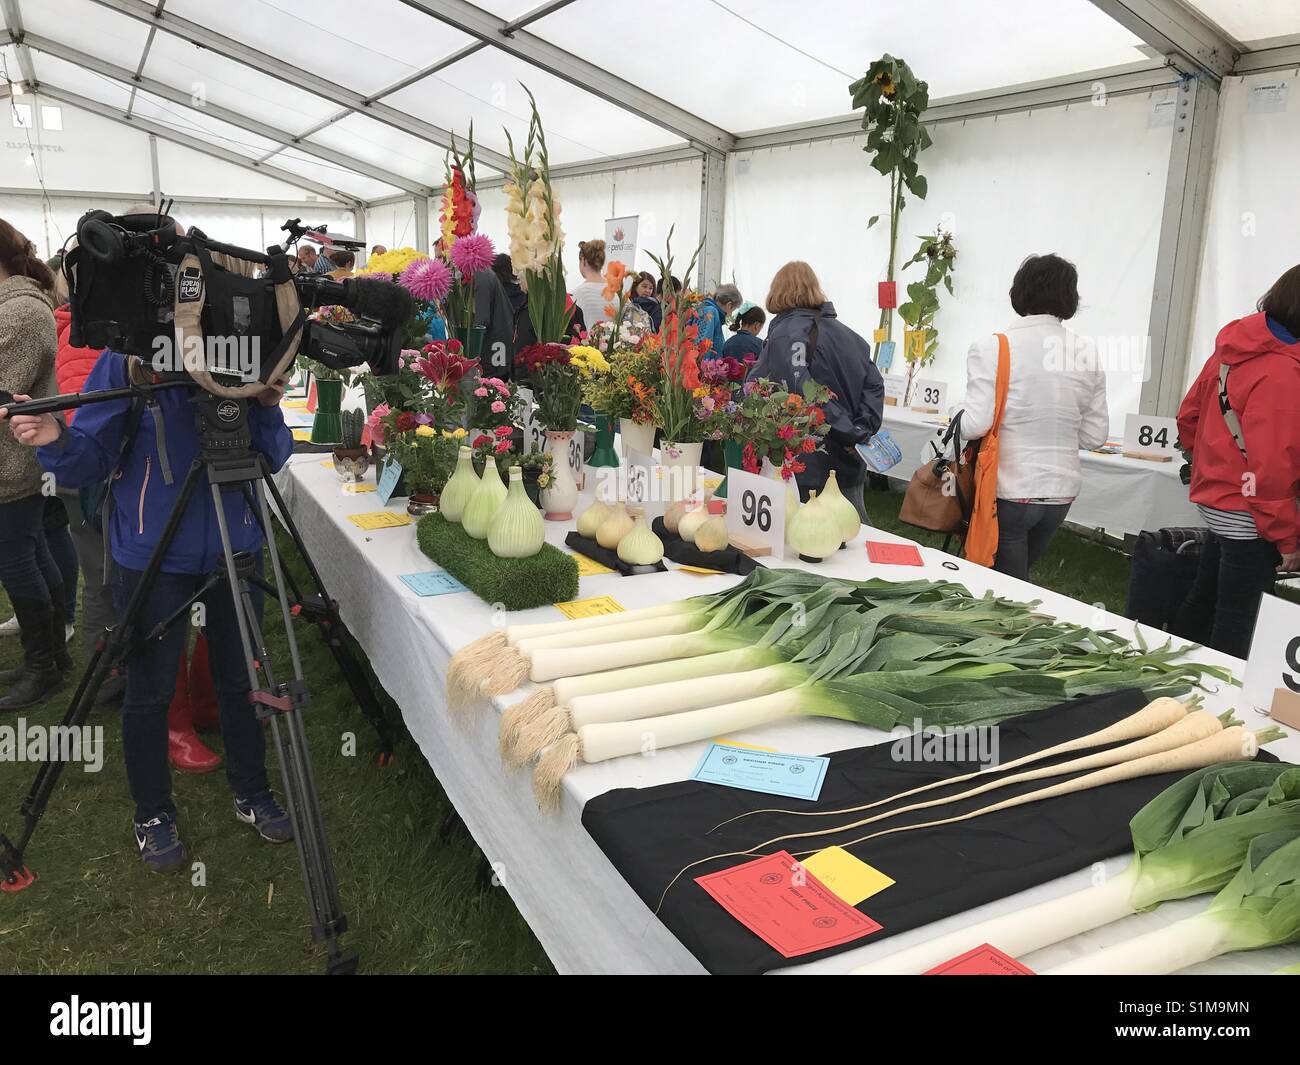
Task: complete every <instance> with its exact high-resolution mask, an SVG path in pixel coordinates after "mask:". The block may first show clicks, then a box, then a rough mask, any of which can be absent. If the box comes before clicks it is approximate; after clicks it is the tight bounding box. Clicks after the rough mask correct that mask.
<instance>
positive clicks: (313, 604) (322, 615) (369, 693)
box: [258, 459, 397, 766]
mask: <svg viewBox="0 0 1300 1065" xmlns="http://www.w3.org/2000/svg"><path fill="white" fill-rule="evenodd" d="M260 464H261V466H262V480H261V482H260V484H261V485H263V486H265V489H266V491H265V492H263V491H259V492H258V516H259V518H260V520H261V523H262V530H263V532H264V534H265V535H266V539H267V542H268V543H270V542H271V540H272V539H273V537H272V534H271V513H270V510H269V508H268V506H267V500H266V493H268V492H269V493H270V496H271V499H272V501H273V502H274V503H275V510H276V513H277V514H278V515H279V518H280V524H281V525H282V526H283V527H284V530H285V532H287V533H288V534H289V538H290V539H291V540H292V541H293V543H294V547H295V548H297V551H298V557H299V558H300V559H302V562H303V564H304V565H305V566H306V567H307V573H308V575H309V576H310V577H311V581H312V584H313V585H314V586H315V588H316V592H317V596H316V597H315V599H314V600H308V599H306V598H304V597H303V596H302V595H300V594H298V592H297V589H296V588H295V589H294V593H295V598H296V599H297V600H298V602H299V604H300V605H301V607H302V610H303V613H305V614H306V615H307V616H308V618H310V620H312V621H314V622H315V623H316V625H317V627H318V628H319V629H320V630H321V634H322V635H323V636H324V637H325V643H326V646H328V647H329V649H330V653H331V654H332V655H333V656H334V661H335V662H336V663H337V664H338V667H339V672H340V673H342V674H343V679H344V680H345V681H346V682H347V685H348V687H349V688H350V689H351V690H352V697H353V698H354V699H356V701H357V705H358V706H360V707H361V712H362V713H363V714H364V715H365V717H366V720H367V721H369V722H370V725H371V727H372V728H373V729H374V730H375V733H376V734H377V735H378V736H379V743H380V753H379V764H380V765H381V766H386V765H389V764H391V762H392V758H393V748H394V746H395V744H396V739H397V735H396V730H395V729H394V727H393V724H392V722H391V721H390V720H389V716H388V714H387V713H386V712H385V710H384V708H383V707H382V706H381V705H380V704H379V700H378V699H377V698H375V693H374V689H373V688H372V687H371V684H370V678H369V677H368V676H366V672H365V670H364V669H363V668H362V667H361V664H360V663H359V662H358V661H357V659H356V656H355V655H354V654H353V652H352V647H351V644H350V642H349V641H350V635H349V633H348V629H347V626H346V625H344V624H343V619H342V618H341V617H339V612H338V604H336V603H335V602H334V600H333V599H331V598H330V595H329V592H328V591H326V589H325V582H324V581H323V580H321V576H320V572H319V571H318V570H317V569H316V564H315V562H313V561H312V557H311V555H310V554H309V553H308V551H307V545H306V544H304V543H303V540H302V534H301V533H299V532H298V527H297V526H296V525H295V524H294V522H293V518H292V517H290V515H289V508H288V507H286V506H285V505H284V499H283V498H282V497H281V495H280V490H279V489H278V488H277V487H276V486H275V481H274V479H273V478H272V476H271V472H270V469H269V468H268V467H267V466H266V460H265V459H260ZM275 561H276V564H277V567H278V564H279V558H278V556H276V559H275ZM275 580H276V583H277V584H280V583H281V581H282V580H288V582H289V585H290V586H292V584H293V581H292V578H290V577H288V575H287V574H283V575H282V574H281V573H279V572H277V573H276V574H275Z"/></svg>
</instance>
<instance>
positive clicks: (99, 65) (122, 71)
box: [23, 33, 429, 195]
mask: <svg viewBox="0 0 1300 1065" xmlns="http://www.w3.org/2000/svg"><path fill="white" fill-rule="evenodd" d="M23 40H24V42H25V43H26V44H27V46H28V47H29V48H33V49H35V50H36V51H37V52H41V53H43V54H45V55H52V56H54V57H55V58H57V59H63V60H65V61H67V62H69V63H75V64H76V65H77V66H80V67H84V68H85V69H86V70H91V71H94V72H95V73H96V74H101V75H103V76H104V77H106V78H111V79H112V80H114V81H119V82H122V83H123V84H124V85H131V86H132V87H134V88H138V89H141V90H143V91H144V92H147V93H152V94H153V95H154V96H159V97H162V98H163V99H164V100H170V101H171V102H172V103H176V104H180V105H181V106H182V107H192V106H193V102H192V100H191V97H190V94H189V93H188V92H183V91H182V90H180V89H177V88H176V87H174V86H172V85H168V84H166V83H165V82H161V81H157V80H155V79H153V78H149V77H145V76H144V75H137V74H133V73H132V72H131V71H129V70H127V69H126V68H125V67H119V66H115V65H114V64H112V63H109V62H106V61H105V60H103V59H98V58H96V57H95V56H92V55H87V54H86V53H85V52H80V51H78V50H77V49H75V48H69V47H68V46H67V45H63V44H59V43H58V42H57V41H51V40H49V39H48V38H45V37H38V36H36V35H35V34H32V33H29V34H26V35H25V36H24V38H23ZM132 99H133V100H134V97H133V98H132ZM203 113H204V114H206V115H210V116H211V117H213V118H216V119H220V120H221V121H222V122H227V123H229V124H230V125H232V126H235V127H237V128H239V129H242V130H244V132H246V133H252V134H255V135H256V136H259V137H264V138H266V139H267V140H273V141H280V142H284V143H285V144H286V146H290V147H294V148H297V149H298V150H299V151H301V152H302V153H303V154H304V155H310V156H314V157H315V158H317V159H321V160H324V161H325V162H327V163H337V164H341V165H342V166H344V167H346V168H347V169H348V170H352V171H354V172H355V173H358V174H362V175H364V176H365V177H369V178H374V179H375V180H376V181H382V182H383V183H384V184H385V185H395V186H396V187H397V188H399V189H405V190H406V191H407V192H413V193H420V194H421V195H424V194H427V193H428V191H429V187H428V186H427V185H422V184H420V183H419V182H416V181H410V180H408V179H406V178H403V177H401V176H400V175H397V174H393V173H391V172H389V171H387V170H385V169H384V168H383V167H381V166H374V165H372V164H370V163H367V162H366V161H365V160H364V159H357V158H355V157H353V156H350V155H346V154H344V153H342V152H337V151H334V150H333V149H332V148H325V147H322V146H320V145H316V144H312V143H310V142H309V141H303V140H301V139H300V138H299V137H296V136H294V134H292V133H287V132H285V131H284V130H282V129H276V128H275V127H274V126H269V125H267V124H266V123H265V122H259V121H258V120H257V119H255V118H250V117H249V116H248V115H244V114H241V113H239V112H238V111H231V110H229V109H227V108H225V107H222V106H221V105H219V104H215V103H212V102H210V101H209V102H207V103H205V104H204V105H203ZM126 114H127V116H128V117H131V111H130V109H128V110H127V112H126ZM268 158H269V157H268ZM264 161H265V160H259V161H258V162H259V164H260V163H261V162H264Z"/></svg>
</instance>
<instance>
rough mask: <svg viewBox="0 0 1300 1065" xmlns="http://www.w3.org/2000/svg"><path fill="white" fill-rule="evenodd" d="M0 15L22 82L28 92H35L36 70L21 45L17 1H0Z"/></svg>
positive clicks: (20, 22) (20, 11)
mask: <svg viewBox="0 0 1300 1065" xmlns="http://www.w3.org/2000/svg"><path fill="white" fill-rule="evenodd" d="M0 14H3V15H4V19H5V28H6V29H7V30H8V31H9V36H10V38H11V39H12V40H13V42H14V51H15V52H16V53H17V55H18V69H19V70H21V71H22V75H23V81H25V82H26V83H27V89H28V91H29V92H33V91H35V89H34V86H35V85H36V68H35V67H34V66H32V54H31V52H29V51H28V50H27V48H26V47H25V46H24V45H23V40H22V39H23V33H24V31H23V13H22V9H21V8H20V7H19V6H18V0H0Z"/></svg>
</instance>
